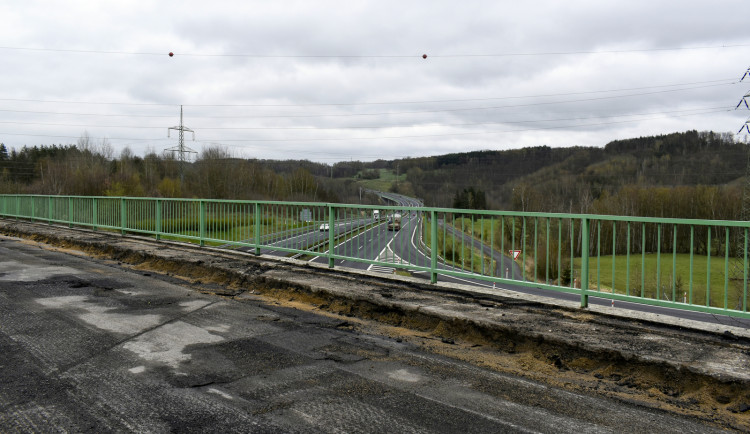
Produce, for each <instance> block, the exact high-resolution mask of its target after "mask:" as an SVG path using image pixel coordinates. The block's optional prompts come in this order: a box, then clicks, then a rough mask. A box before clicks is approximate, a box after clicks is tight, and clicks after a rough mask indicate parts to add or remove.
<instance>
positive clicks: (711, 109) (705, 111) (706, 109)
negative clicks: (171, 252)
mask: <svg viewBox="0 0 750 434" xmlns="http://www.w3.org/2000/svg"><path fill="white" fill-rule="evenodd" d="M696 111H700V112H702V113H700V114H708V113H719V112H724V111H729V109H726V108H725V107H701V108H694V109H684V110H670V111H660V112H646V113H629V114H622V115H603V116H586V117H573V118H555V119H535V120H515V121H512V120H508V121H492V122H474V123H460V124H429V125H425V126H429V127H467V126H479V125H497V124H523V123H536V122H559V121H574V120H586V119H602V118H615V117H633V116H650V115H657V114H672V113H685V112H696ZM0 124H13V125H35V126H57V127H75V128H127V129H161V128H163V127H159V126H143V125H89V124H64V123H48V122H20V121H0ZM415 126H417V125H414V124H413V123H409V124H390V125H366V126H342V127H208V126H201V127H198V129H203V130H321V131H323V130H349V129H385V128H413V127H415Z"/></svg>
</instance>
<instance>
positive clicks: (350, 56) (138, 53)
mask: <svg viewBox="0 0 750 434" xmlns="http://www.w3.org/2000/svg"><path fill="white" fill-rule="evenodd" d="M744 47H750V44H722V45H705V46H694V47H654V48H632V49H620V50H570V51H539V52H508V53H446V54H440V53H438V54H433V53H430V54H429V55H425V54H423V53H412V54H257V53H197V52H194V53H189V52H185V53H180V52H174V55H175V56H176V57H182V56H184V57H207V58H212V57H214V58H220V57H227V58H237V57H244V58H257V59H415V60H416V59H422V60H426V59H428V58H429V59H432V58H481V57H486V58H492V57H533V56H563V55H588V54H624V53H649V52H666V51H694V50H712V49H728V48H744ZM0 50H12V51H31V52H52V53H71V54H106V55H129V56H169V57H172V56H170V54H172V53H173V51H169V50H164V51H161V52H154V51H122V50H81V49H66V48H45V47H10V46H0Z"/></svg>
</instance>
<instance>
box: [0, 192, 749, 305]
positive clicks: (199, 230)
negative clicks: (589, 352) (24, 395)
mask: <svg viewBox="0 0 750 434" xmlns="http://www.w3.org/2000/svg"><path fill="white" fill-rule="evenodd" d="M391 200H392V199H391ZM170 204H177V205H176V206H172V205H170ZM179 204H194V206H189V207H184V206H182V205H179ZM237 206H239V208H241V209H242V210H243V212H244V213H245V214H242V215H240V216H239V217H238V216H237V215H236V212H235V211H233V210H235V207H237ZM173 208H174V209H173ZM306 209H307V210H308V211H309V213H308V215H309V217H305V218H311V220H310V221H309V222H312V223H313V225H312V226H310V225H308V226H306V227H303V226H294V225H295V224H299V222H300V221H302V217H301V216H300V213H301V212H302V211H305V210H306ZM374 210H379V211H381V214H380V219H381V220H385V219H386V218H387V214H390V213H391V212H397V211H401V212H402V213H407V212H408V213H411V212H414V211H415V212H418V213H419V215H420V217H418V219H419V224H418V225H414V226H410V227H409V230H415V231H416V230H418V231H419V236H418V237H417V242H416V243H417V245H415V246H414V247H415V248H416V249H417V251H416V253H415V255H417V256H418V257H416V258H415V259H416V263H413V264H411V263H409V258H406V259H405V260H404V258H401V260H400V261H399V262H398V263H391V262H387V261H385V262H384V261H381V260H378V258H375V259H366V258H360V257H358V256H356V255H354V254H352V253H351V251H350V254H346V252H344V253H343V254H341V253H338V252H337V251H336V250H335V248H334V247H335V244H334V242H338V241H339V240H341V239H342V238H343V239H344V242H346V241H347V240H348V239H349V238H351V239H352V240H353V239H355V238H356V236H355V234H356V233H358V232H359V230H358V229H357V230H354V227H353V226H352V228H350V229H351V230H349V231H347V233H346V234H334V232H336V226H337V225H338V224H339V223H337V222H339V221H343V222H345V223H344V224H346V222H349V224H352V225H353V224H354V222H355V220H356V219H362V218H367V215H368V214H369V215H372V211H374ZM310 213H311V215H310ZM440 215H442V218H440V217H439V216H440ZM0 217H11V218H16V219H19V218H24V219H27V218H28V219H31V220H32V221H33V222H47V223H49V224H52V223H60V224H67V225H68V226H71V227H72V226H73V225H77V226H85V227H90V228H92V229H93V230H100V229H108V230H115V231H119V232H121V233H122V234H123V235H125V234H127V233H143V234H150V235H155V236H156V239H157V240H159V239H162V238H163V237H170V238H178V239H183V240H195V241H198V242H199V243H200V245H204V244H205V243H207V242H217V243H218V242H227V243H229V244H232V245H238V246H247V247H251V248H253V249H254V251H255V253H256V254H260V253H261V248H264V249H269V248H271V246H272V245H273V248H274V249H275V250H279V251H282V252H289V253H294V254H298V253H303V254H309V255H313V256H318V257H324V258H327V259H328V263H329V266H330V267H331V268H333V267H334V261H336V260H350V261H358V262H365V263H369V264H373V265H388V266H389V267H393V268H407V269H411V270H418V271H425V272H429V273H430V278H431V279H430V280H431V281H432V282H433V283H434V282H436V281H437V277H438V275H445V276H454V277H459V278H474V277H476V276H477V273H476V272H475V268H474V262H475V258H477V257H478V258H479V259H477V261H479V262H480V264H479V266H480V268H481V273H480V276H479V277H478V278H479V279H481V280H485V281H491V282H493V283H496V282H500V283H513V284H517V285H521V286H535V287H538V288H544V289H551V290H555V291H562V292H568V293H575V294H579V295H580V297H581V306H584V307H585V306H587V305H588V297H589V296H590V295H596V296H598V297H602V298H607V299H612V300H628V301H634V302H637V303H643V304H653V305H661V306H669V307H675V308H678V309H685V310H698V311H704V312H710V313H722V314H727V315H734V316H741V317H746V318H750V313H748V303H747V299H748V294H747V292H748V291H747V286H748V280H749V278H748V274H749V273H750V271H749V270H748V248H749V247H748V239H750V235H749V231H750V222H747V221H729V220H706V219H681V218H660V217H637V216H615V215H599V214H573V213H540V212H519V211H496V210H464V209H455V208H440V207H423V206H416V205H415V206H412V205H383V204H378V205H360V204H342V203H323V202H285V201H259V200H228V199H195V198H193V199H189V198H158V197H125V196H123V197H114V196H67V195H24V194H3V195H0ZM458 217H464V218H466V219H468V221H467V220H466V219H465V220H462V223H461V228H460V229H459V228H458V226H455V225H453V223H452V222H456V221H457V220H456V218H458ZM251 218H252V224H250V223H249V222H250V219H251ZM425 218H429V220H430V222H429V224H426V221H425ZM269 219H271V220H273V221H271V222H269V221H268V220H269ZM439 220H442V221H443V223H442V232H439V231H438V226H439V224H438V221H439ZM539 220H542V226H543V227H542V229H539V224H538V223H539ZM485 221H489V235H488V237H489V239H485V230H486V229H487V228H486V227H485V223H484V222H485ZM545 221H546V225H545ZM289 222H291V224H292V226H289V224H290V223H289ZM295 222H296V223H295ZM551 222H552V225H553V226H554V229H555V230H556V231H557V234H555V233H553V232H551V229H550V223H551ZM230 223H231V224H230ZM320 223H327V224H328V225H329V228H328V232H327V233H326V234H325V237H324V238H320V239H318V238H319V237H322V235H320V234H316V233H317V232H319V231H316V230H315V228H314V226H315V225H317V224H320ZM496 223H497V225H496ZM517 223H518V224H517ZM527 223H528V224H527ZM623 223H624V224H623ZM243 224H244V225H245V226H252V235H251V233H250V232H247V231H245V232H242V236H243V238H238V239H231V238H232V237H231V236H228V235H227V234H226V233H224V232H225V231H229V230H237V229H236V227H238V226H239V227H240V228H241V227H243ZM465 224H468V225H469V226H468V227H467V228H466V229H470V231H471V233H467V232H464V231H463V230H464V225H465ZM476 224H480V230H481V236H480V237H477V236H476V232H475V231H476V230H477V229H476ZM366 226H367V225H364V226H363V227H366ZM603 226H606V227H605V230H606V231H605V236H611V254H609V253H606V252H607V251H608V250H609V245H608V244H607V243H608V242H609V241H607V240H606V239H605V240H604V244H602V239H601V238H602V230H603V229H602V227H603ZM609 227H611V231H610V230H609V229H607V228H609ZM682 227H684V228H682ZM228 228H231V229H228ZM495 228H497V229H499V231H498V232H497V234H496V233H495ZM698 228H702V229H700V230H699V229H698ZM545 229H546V230H545ZM678 229H679V231H680V237H681V238H680V243H678V242H677V240H678V234H677V233H678ZM247 230H249V229H247ZM563 230H565V232H566V237H567V239H565V240H563V238H562V233H563ZM647 230H648V231H651V232H649V237H648V238H647V236H646V234H647ZM607 231H608V232H607ZM631 231H632V234H631ZM506 232H507V233H506ZM459 234H464V235H465V236H464V235H460V236H459ZM636 234H639V235H640V237H636ZM665 234H669V236H667V235H665ZM687 234H689V243H687ZM696 234H697V235H699V236H700V237H703V238H700V239H697V240H696V237H697V235H696ZM250 235H251V236H250ZM439 235H442V237H443V245H442V246H441V245H436V244H437V243H438V238H439ZM495 235H497V238H499V239H500V241H499V243H496V242H495V241H497V239H495V240H493V237H494V236H495ZM508 235H510V236H508ZM302 236H305V237H307V239H306V240H304V241H303V240H302V239H296V238H295V237H302ZM540 236H541V238H542V241H543V242H545V243H546V246H545V245H540V244H539V243H540V241H539V238H540ZM618 236H619V237H620V238H617V237H618ZM311 237H312V238H314V240H313V242H310V238H311ZM459 237H460V239H458V238H459ZM555 237H557V238H558V240H557V241H558V242H557V247H556V248H557V251H556V252H555V253H556V257H552V256H551V251H550V250H551V247H550V242H551V241H552V242H553V243H554V242H555V241H556V240H555ZM622 237H626V242H625V244H624V245H623V239H622ZM670 237H671V238H672V239H671V240H670V239H669V238H670ZM428 238H429V240H428ZM410 239H411V238H410ZM447 239H451V243H452V244H453V245H452V246H446V245H445V244H446V240H447ZM467 239H471V241H470V242H469V246H468V253H467V247H466V240H467ZM316 240H317V241H316ZM394 241H395V238H394ZM562 241H566V242H567V243H568V247H566V249H569V250H565V251H563V250H562ZM618 241H619V243H620V244H619V245H618ZM357 242H358V243H359V242H360V241H359V240H357ZM401 242H402V243H404V241H403V237H402V241H401ZM279 243H280V245H279V246H276V244H279ZM670 243H671V244H670ZM743 243H744V245H743ZM325 244H328V250H327V251H326V253H322V252H318V251H310V250H308V249H309V247H308V246H311V245H316V246H319V245H325ZM457 244H460V245H458V246H457ZM647 245H648V246H650V247H647ZM477 246H480V247H477ZM603 246H604V251H605V254H604V255H603V256H604V257H605V258H606V257H608V256H611V261H612V273H611V279H612V289H611V292H604V291H602V286H601V282H600V278H601V276H600V274H601V263H602V261H601V258H602V247H603ZM730 246H731V250H732V251H731V255H730ZM400 247H401V248H402V249H403V247H404V246H400ZM448 247H451V249H450V254H451V255H452V256H449V252H448ZM456 247H458V248H459V251H458V255H457V250H456ZM477 248H478V249H479V254H477V253H475V250H476V249H477ZM662 248H663V249H664V253H662ZM370 249H371V250H372V246H371V247H370ZM441 249H442V250H441ZM538 249H541V250H543V255H540V254H539V252H538ZM486 250H489V251H490V252H491V253H489V256H490V257H489V263H490V264H492V263H493V260H494V259H493V258H495V257H497V256H496V255H497V254H498V252H499V255H501V256H500V257H506V258H507V255H505V251H506V250H521V251H522V256H521V258H520V264H519V265H520V266H521V272H522V273H521V274H522V275H523V277H522V279H521V280H520V281H519V280H515V279H514V278H512V279H508V278H503V277H502V275H497V274H495V273H497V272H498V270H489V271H487V270H485V259H487V258H486V257H485V256H486V255H487V253H486ZM670 250H671V253H668V252H669V251H670ZM714 250H716V251H715V252H714ZM384 251H385V250H384ZM623 251H625V252H626V253H625V254H623V253H622V252H623ZM678 251H679V252H680V254H688V253H689V255H690V256H689V258H690V267H689V269H690V271H689V275H688V284H689V294H690V297H689V301H688V300H687V294H688V291H684V294H685V296H684V298H685V299H686V300H684V302H677V300H676V299H677V298H678V297H677V296H678V295H679V294H678V285H677V280H678V277H679V278H681V276H682V275H680V276H677V272H678V269H677V266H676V264H677V254H678ZM618 252H619V253H618ZM371 253H373V254H374V253H377V252H371ZM392 253H393V255H394V256H396V255H395V252H392ZM409 253H410V254H411V251H409ZM563 253H564V254H565V255H564V256H565V258H566V261H568V262H569V264H566V263H563V261H562V257H563ZM568 253H569V254H568ZM654 253H655V254H656V266H655V268H656V279H655V282H656V283H655V285H656V297H653V298H649V297H647V296H646V295H645V292H644V291H645V286H646V283H647V281H646V271H647V268H648V267H646V263H647V261H646V255H647V254H649V255H650V254H654ZM419 255H421V256H419ZM544 255H546V258H544V260H545V264H544V267H545V268H544V270H543V271H544V272H545V274H546V276H545V280H544V281H541V280H540V278H539V276H538V275H537V273H538V271H539V269H538V264H539V260H540V259H543V258H542V257H540V256H544ZM576 255H579V256H576ZM638 255H640V261H639V262H640V266H641V268H640V272H641V275H640V282H638V281H636V280H635V279H633V282H634V285H633V291H632V293H631V290H630V288H631V287H630V283H631V269H632V268H633V267H631V263H633V262H637V261H638V260H637V259H633V260H632V261H631V256H632V257H636V256H638ZM665 255H671V258H667V259H664V261H662V259H663V258H664V256H665ZM696 255H697V256H698V257H702V256H705V259H706V261H705V262H706V269H705V273H706V281H705V283H706V287H705V288H706V289H705V291H706V294H705V298H706V301H705V304H703V305H701V304H699V303H697V302H694V291H693V289H694V284H699V283H700V282H697V280H696V278H695V276H694V275H695V274H701V272H702V271H701V270H697V269H696V267H694V263H693V262H694V257H695V256H696ZM456 256H458V258H459V260H460V265H457V262H456ZM466 256H468V258H469V259H470V263H469V264H468V265H467V257H466ZM618 256H624V257H621V258H619V259H618ZM670 259H671V262H672V268H671V275H667V273H666V272H665V274H661V271H662V269H661V264H662V262H665V263H666V262H667V261H669V260H670ZM712 260H713V261H714V262H717V261H722V260H723V261H724V262H723V265H724V269H723V270H722V271H720V272H719V274H721V275H723V277H724V282H723V293H721V289H716V287H717V286H720V285H717V284H716V283H715V282H713V283H712V278H711V273H712V271H711V261H712ZM529 261H532V265H533V267H532V269H531V270H532V271H531V272H532V273H533V277H532V276H529V279H530V280H526V278H527V276H526V273H527V268H528V267H529ZM554 261H556V264H553V265H556V267H557V268H556V271H555V272H556V273H557V284H554V280H555V279H554V278H553V280H552V281H550V279H549V272H550V262H554ZM574 261H579V262H580V265H575V264H574ZM616 261H619V264H620V267H622V266H623V265H622V262H625V263H626V266H625V267H624V268H625V271H626V275H627V283H626V285H625V286H626V289H625V293H624V294H623V293H617V292H616V291H615V288H614V287H615V275H616V271H617V269H616ZM730 261H734V262H732V266H733V267H736V265H737V264H738V263H739V264H741V265H742V270H740V271H739V272H736V273H734V276H733V277H732V281H733V282H734V281H738V282H739V283H740V284H741V285H742V286H741V288H740V292H739V293H733V297H734V296H737V297H738V300H739V301H738V303H740V302H741V308H738V307H736V305H734V304H732V306H735V308H732V309H730V308H729V306H730V303H729V301H730V299H729V295H728V294H729V286H730V285H729V284H730V272H729V271H730V270H729V267H730ZM737 261H739V262H737ZM419 262H421V265H420V264H419ZM511 262H512V260H511ZM503 263H505V259H503ZM594 263H595V264H596V265H595V266H594ZM449 264H450V265H449ZM467 266H468V267H469V269H468V271H467V269H466V267H467ZM511 266H513V265H511ZM563 266H565V267H566V268H563ZM490 268H497V267H490ZM667 268H669V267H665V270H666V269H667ZM696 270H697V271H696ZM568 271H569V272H570V277H569V278H570V286H566V285H562V284H561V282H562V273H563V272H568ZM635 271H638V269H637V267H636V268H635ZM667 272H669V270H667ZM576 273H579V274H578V275H576ZM714 273H716V272H715V271H714ZM594 274H595V275H596V285H595V289H594V288H589V284H592V283H593V282H594ZM663 276H667V277H669V278H670V279H671V282H669V281H667V282H666V283H667V284H669V283H671V285H665V286H664V288H663V289H662V283H664V282H663V280H664V279H663V278H662V277H663ZM737 276H740V277H737ZM519 277H520V276H519ZM566 279H567V278H566ZM667 280H669V279H667ZM576 281H579V282H580V287H579V286H578V285H577V284H576V283H575V282H576ZM551 282H552V283H551ZM648 283H649V284H651V282H650V281H649V282H648ZM682 284H683V282H681V281H680V286H681V285H682ZM712 285H713V286H712ZM733 285H734V284H733ZM605 288H606V286H605ZM636 290H639V291H640V295H638V294H636ZM712 290H713V291H714V292H713V293H712V292H711V291H712ZM679 291H682V289H679ZM716 292H720V293H721V294H720V295H723V308H722V307H720V306H717V303H718V304H719V305H721V304H722V303H721V300H719V302H716V299H717V297H716ZM662 298H666V299H667V301H664V300H662ZM712 298H713V300H714V302H713V303H712ZM732 303H735V300H734V299H732Z"/></svg>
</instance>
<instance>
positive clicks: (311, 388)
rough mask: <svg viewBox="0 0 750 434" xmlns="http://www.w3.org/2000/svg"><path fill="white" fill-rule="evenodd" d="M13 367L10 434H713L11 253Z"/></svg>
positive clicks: (0, 253) (299, 323) (357, 336)
mask: <svg viewBox="0 0 750 434" xmlns="http://www.w3.org/2000/svg"><path fill="white" fill-rule="evenodd" d="M0 366H2V368H3V369H2V371H0V372H2V381H1V382H0V430H1V431H4V432H13V431H42V432H48V431H61V432H133V431H139V432H140V431H143V432H167V431H179V432H197V431H199V432H250V431H262V432H406V431H408V432H576V433H578V432H591V431H596V432H601V431H618V432H625V431H630V432H643V431H655V430H659V431H663V432H706V431H707V430H710V427H706V426H703V425H701V424H699V423H697V422H696V421H693V420H689V419H683V418H676V417H673V416H671V415H668V414H664V413H661V412H658V411H654V410H648V409H643V408H639V407H634V406H629V405H626V404H623V403H618V402H612V401H609V400H605V399H600V398H597V397H591V396H585V395H578V394H574V393H571V392H568V391H562V390H557V389H554V388H551V387H549V386H546V385H543V384H537V383H534V382H530V381H528V380H525V379H521V378H516V377H512V376H507V375H502V374H498V373H496V372H492V371H489V370H485V369H482V368H478V367H475V366H472V365H470V364H467V363H463V362H457V361H454V360H451V359H447V358H444V357H440V356H437V355H434V354H431V353H428V352H425V351H422V350H420V349H419V348H417V347H415V346H414V345H412V344H410V343H408V342H405V341H404V342H398V341H396V340H393V339H390V338H385V337H381V336H378V335H374V334H365V333H362V332H358V331H355V330H353V329H352V327H351V324H349V323H347V321H346V319H342V318H336V317H330V316H322V315H318V314H314V313H310V312H308V311H304V310H296V309H291V308H288V307H284V306H280V305H273V304H268V303H267V302H265V301H263V300H260V299H257V298H254V297H253V296H246V297H245V298H244V299H243V300H229V299H224V298H220V297H217V296H209V295H202V294H200V293H199V292H197V291H196V290H195V288H191V287H189V286H186V284H182V283H180V282H178V281H174V280H172V279H169V278H161V277H159V278H157V276H150V275H148V273H141V272H137V271H133V270H127V269H123V268H120V267H119V266H117V264H116V263H110V262H102V261H91V260H89V259H87V258H81V257H78V256H73V255H70V254H67V253H60V252H53V251H48V250H45V249H42V248H40V247H38V246H35V245H30V244H27V243H23V244H22V243H19V242H16V241H9V240H7V239H3V238H0Z"/></svg>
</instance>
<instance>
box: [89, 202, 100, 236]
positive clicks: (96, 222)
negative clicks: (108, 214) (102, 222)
mask: <svg viewBox="0 0 750 434" xmlns="http://www.w3.org/2000/svg"><path fill="white" fill-rule="evenodd" d="M92 200H93V201H94V203H93V204H92V205H91V212H92V213H93V214H94V215H93V216H92V217H91V221H92V223H93V228H92V229H93V230H96V229H97V226H98V225H99V207H98V206H97V204H98V201H97V200H96V198H92Z"/></svg>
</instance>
